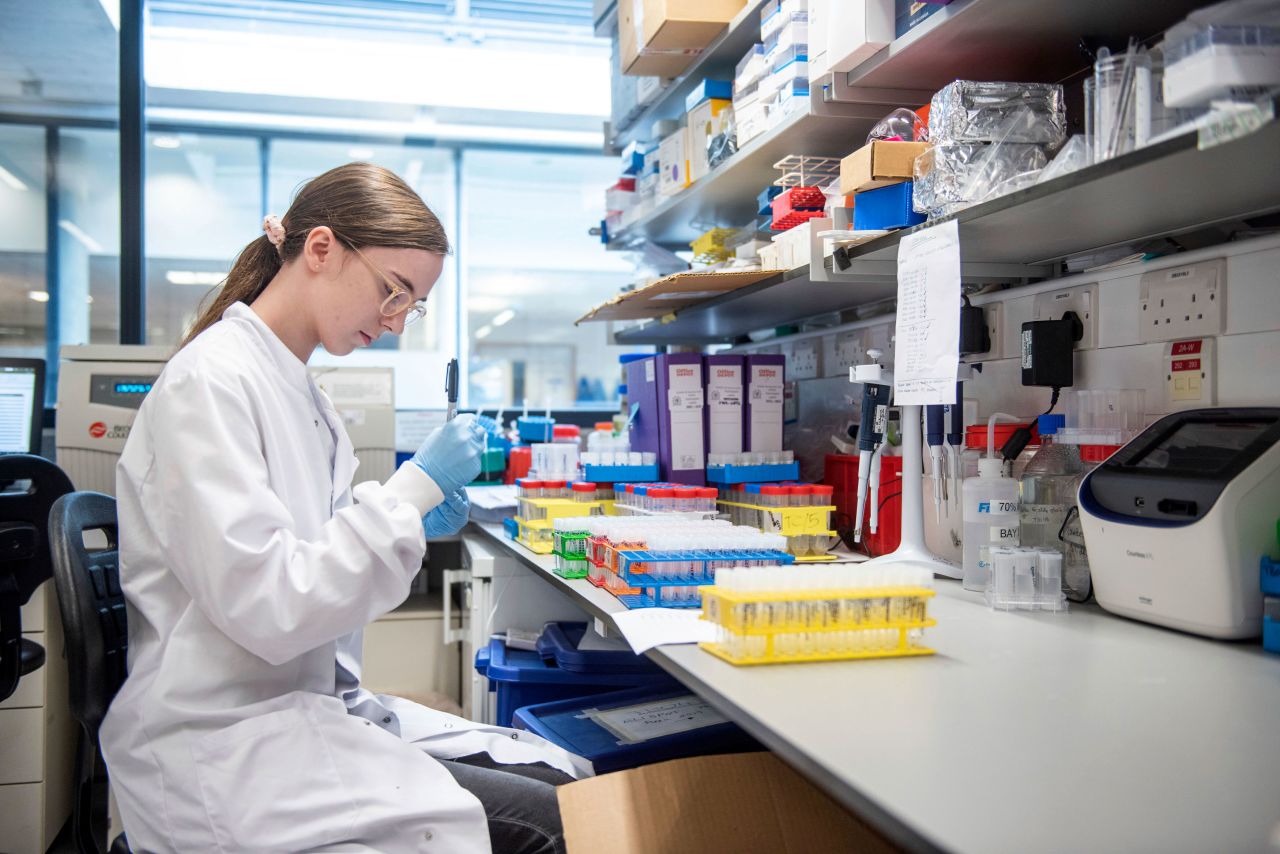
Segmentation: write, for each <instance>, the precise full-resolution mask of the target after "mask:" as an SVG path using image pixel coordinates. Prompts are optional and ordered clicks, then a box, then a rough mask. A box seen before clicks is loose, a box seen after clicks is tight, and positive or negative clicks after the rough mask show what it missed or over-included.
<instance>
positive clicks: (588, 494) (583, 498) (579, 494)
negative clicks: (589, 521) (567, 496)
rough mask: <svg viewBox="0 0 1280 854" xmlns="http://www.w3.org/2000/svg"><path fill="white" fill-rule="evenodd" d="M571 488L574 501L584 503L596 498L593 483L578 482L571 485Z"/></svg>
mask: <svg viewBox="0 0 1280 854" xmlns="http://www.w3.org/2000/svg"><path fill="white" fill-rule="evenodd" d="M571 490H572V492H573V500H574V501H577V502H580V503H584V502H587V501H595V500H596V485H595V484H594V483H585V482H578V483H575V484H574V485H573V486H572V487H571Z"/></svg>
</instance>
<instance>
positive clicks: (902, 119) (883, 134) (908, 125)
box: [867, 107, 928, 142]
mask: <svg viewBox="0 0 1280 854" xmlns="http://www.w3.org/2000/svg"><path fill="white" fill-rule="evenodd" d="M927 131H928V128H927V127H926V126H925V123H924V120H923V119H921V118H920V116H918V115H916V113H915V111H914V110H908V109H907V108H906V107H898V109H896V110H894V111H893V112H892V113H890V114H889V115H887V116H885V117H884V118H883V119H881V120H880V121H878V122H876V124H875V127H873V128H871V133H869V134H867V142H872V141H873V140H877V139H880V140H886V141H892V142H897V141H901V142H912V141H920V140H921V139H922V138H923V137H922V136H921V134H922V133H926V132H927Z"/></svg>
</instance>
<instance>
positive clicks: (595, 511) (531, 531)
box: [515, 498, 617, 555]
mask: <svg viewBox="0 0 1280 854" xmlns="http://www.w3.org/2000/svg"><path fill="white" fill-rule="evenodd" d="M516 501H517V502H518V504H517V506H518V507H519V511H520V512H519V514H518V515H517V516H516V517H515V518H516V525H518V526H519V529H520V533H519V536H517V537H516V542H518V543H520V544H521V545H522V546H524V547H525V548H527V549H529V551H531V552H533V553H534V554H540V555H545V554H551V551H552V549H553V547H554V544H555V538H554V534H553V531H554V524H553V523H554V522H555V520H556V519H563V518H571V517H574V516H616V515H617V512H616V510H615V509H614V502H612V501H574V500H573V499H572V498H517V499H516ZM530 507H534V508H537V509H538V510H539V511H541V518H538V519H530V518H529V517H528V516H527V515H526V514H527V513H528V512H529V508H530Z"/></svg>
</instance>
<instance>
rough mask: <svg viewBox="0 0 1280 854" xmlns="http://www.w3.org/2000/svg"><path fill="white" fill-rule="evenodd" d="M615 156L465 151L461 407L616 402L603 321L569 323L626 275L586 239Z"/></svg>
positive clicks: (615, 350)
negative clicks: (465, 342) (465, 354)
mask: <svg viewBox="0 0 1280 854" xmlns="http://www.w3.org/2000/svg"><path fill="white" fill-rule="evenodd" d="M617 171H618V162H617V158H613V157H600V156H595V155H569V154H539V153H524V152H498V151H468V152H467V153H466V155H465V157H464V160H463V170H462V174H463V198H464V204H465V222H464V231H463V241H462V246H461V260H462V262H463V264H464V282H465V294H466V303H465V304H466V313H467V322H466V329H467V331H468V333H469V335H468V337H469V342H470V343H469V347H470V352H469V358H468V369H469V370H468V382H467V390H468V393H469V397H468V399H467V403H468V405H469V406H474V407H499V406H503V407H511V406H513V405H519V404H520V403H521V402H522V401H523V400H524V399H526V398H527V399H528V401H529V405H530V406H531V407H533V408H542V407H546V406H550V407H553V408H563V407H570V406H584V407H591V408H609V407H612V406H613V405H615V404H616V403H617V400H618V395H617V386H618V381H619V376H620V369H619V367H618V356H619V355H620V354H621V353H626V352H634V351H635V350H636V349H637V348H635V347H612V346H609V344H608V342H607V338H606V336H607V332H608V328H609V327H608V324H603V323H589V324H584V325H583V326H580V327H575V326H574V325H573V321H574V320H576V319H578V318H579V317H581V316H582V314H583V313H584V312H585V311H586V310H587V309H588V308H590V307H591V306H593V305H595V304H596V303H599V302H603V301H604V300H605V299H608V297H609V296H611V295H612V294H614V293H616V292H617V291H618V289H619V288H620V287H621V286H622V285H624V284H626V283H627V282H629V281H630V280H631V278H632V271H631V266H630V265H629V264H628V263H626V261H625V260H624V259H623V258H622V257H621V256H620V255H618V254H616V253H610V252H607V251H606V250H605V248H604V247H603V246H602V245H601V244H600V243H599V242H598V241H597V240H595V239H593V238H591V237H590V236H589V235H588V234H587V230H588V229H589V228H591V227H592V226H593V225H596V224H598V223H599V222H600V219H601V218H602V216H603V207H604V198H603V193H602V192H601V191H600V188H601V187H606V186H608V185H609V184H610V183H612V182H613V181H614V180H616V179H617Z"/></svg>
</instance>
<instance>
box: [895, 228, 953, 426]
mask: <svg viewBox="0 0 1280 854" xmlns="http://www.w3.org/2000/svg"><path fill="white" fill-rule="evenodd" d="M895 334H896V336H897V338H896V341H895V343H894V365H893V397H894V403H896V404H899V405H908V406H924V405H927V404H933V403H944V404H945V403H955V396H956V372H957V370H958V366H959V361H960V229H959V225H958V223H957V222H956V221H955V220H954V219H953V220H949V221H947V222H944V223H942V224H940V225H935V226H933V227H932V228H926V229H924V230H922V231H919V232H917V233H915V234H909V235H907V236H906V237H904V238H902V241H901V242H900V243H899V244H898V319H897V328H896V332H895Z"/></svg>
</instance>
